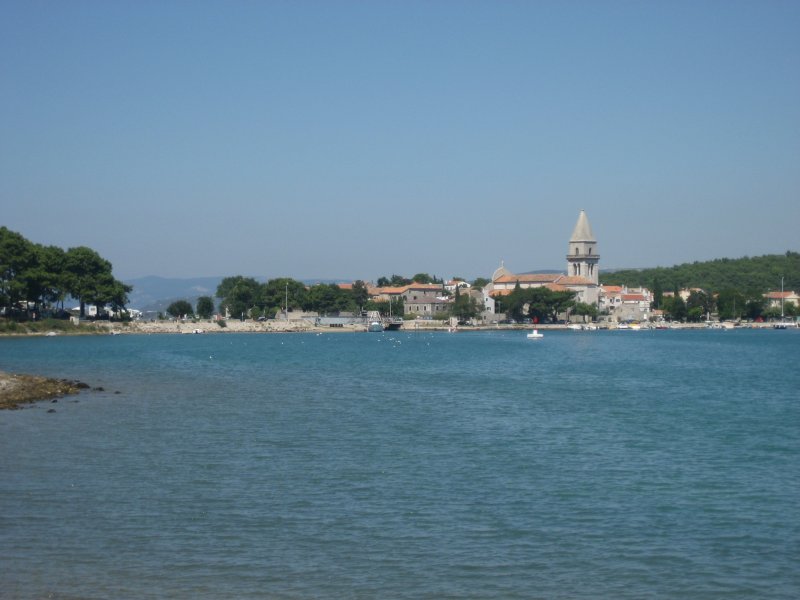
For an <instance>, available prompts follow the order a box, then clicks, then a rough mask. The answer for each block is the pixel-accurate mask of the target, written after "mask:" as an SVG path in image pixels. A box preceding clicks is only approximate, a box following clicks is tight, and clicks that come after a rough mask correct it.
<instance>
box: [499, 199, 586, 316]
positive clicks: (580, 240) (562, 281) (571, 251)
mask: <svg viewBox="0 0 800 600" xmlns="http://www.w3.org/2000/svg"><path fill="white" fill-rule="evenodd" d="M599 262H600V255H599V254H598V252H597V240H596V239H595V237H594V233H592V226H591V225H590V224H589V217H587V216H586V212H585V211H583V210H582V211H581V212H580V214H579V215H578V222H577V223H575V228H574V229H573V230H572V235H571V236H570V238H569V245H568V247H567V272H566V274H561V273H522V274H519V275H515V274H514V273H512V272H511V271H509V270H508V269H506V268H505V266H504V265H503V263H502V262H501V263H500V267H499V268H498V269H497V270H495V272H494V273H493V274H492V282H491V283H490V284H489V285H487V286H486V288H485V291H486V292H487V293H488V295H489V296H491V297H492V298H497V297H500V296H506V295H508V294H510V293H511V292H512V291H513V290H514V288H515V287H516V285H517V283H519V285H520V287H521V288H532V287H546V288H548V289H550V290H552V291H554V292H556V291H560V292H563V291H570V292H576V296H575V299H576V300H577V301H578V302H584V303H586V304H593V305H595V306H597V302H598V298H599V292H600V279H599V275H600V268H599Z"/></svg>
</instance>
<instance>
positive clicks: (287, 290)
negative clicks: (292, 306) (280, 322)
mask: <svg viewBox="0 0 800 600" xmlns="http://www.w3.org/2000/svg"><path fill="white" fill-rule="evenodd" d="M285 307H286V321H287V322H288V321H289V282H288V281H287V282H286V304H285Z"/></svg>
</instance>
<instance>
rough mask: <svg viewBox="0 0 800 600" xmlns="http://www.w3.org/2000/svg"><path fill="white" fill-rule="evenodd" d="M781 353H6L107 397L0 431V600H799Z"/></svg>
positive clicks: (577, 343)
mask: <svg viewBox="0 0 800 600" xmlns="http://www.w3.org/2000/svg"><path fill="white" fill-rule="evenodd" d="M798 359H800V331H771V330H768V331H754V330H747V331H651V332H645V331H642V332H636V331H616V332H583V333H580V332H546V333H545V338H544V339H543V340H540V341H530V340H527V339H526V338H525V333H524V332H513V333H512V332H473V333H457V334H448V333H405V332H397V333H383V334H368V333H363V334H323V335H314V334H278V335H269V334H241V335H240V334H227V333H226V334H219V335H200V336H197V335H194V336H192V335H184V336H179V335H175V336H172V335H154V336H133V335H131V336H125V335H123V336H114V337H112V336H108V337H76V338H66V337H56V338H35V339H28V338H26V339H2V340H0V370H6V371H12V372H32V373H39V374H44V375H50V376H56V377H69V378H78V379H82V380H85V381H86V382H87V383H89V384H90V385H92V386H102V387H103V388H104V390H105V391H94V392H86V393H83V394H81V395H79V396H77V397H72V398H65V399H62V400H60V401H59V402H58V403H57V404H50V403H40V404H37V405H35V406H33V407H31V408H27V409H24V410H19V411H3V412H0V597H2V598H54V599H70V600H72V599H78V598H81V599H84V598H88V599H101V598H102V599H105V598H115V599H117V598H279V599H280V598H481V599H483V598H498V599H513V598H547V599H550V598H586V599H589V598H592V599H594V598H614V599H625V598H630V599H639V598H681V599H685V598H725V599H738V598H741V599H748V600H749V599H753V598H769V599H784V598H785V599H796V598H798V597H800V372H799V371H798V362H799V361H798ZM117 392H119V393H117ZM50 408H55V409H56V412H55V413H49V412H48V409H50Z"/></svg>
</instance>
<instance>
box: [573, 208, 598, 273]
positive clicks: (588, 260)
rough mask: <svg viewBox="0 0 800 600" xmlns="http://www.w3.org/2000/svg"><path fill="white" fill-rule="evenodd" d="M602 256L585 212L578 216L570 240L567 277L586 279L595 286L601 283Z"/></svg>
mask: <svg viewBox="0 0 800 600" xmlns="http://www.w3.org/2000/svg"><path fill="white" fill-rule="evenodd" d="M599 261H600V255H599V254H598V253H597V240H595V239H594V234H593V233H592V226H591V225H589V218H588V217H587V216H586V213H585V212H584V211H581V214H580V215H578V222H577V223H575V229H573V231H572V237H570V238H569V249H568V250H567V275H568V276H571V277H585V278H586V279H588V280H589V281H591V282H592V283H594V284H595V285H598V284H599V282H600V278H599V271H600V269H599V268H598V264H597V263H598V262H599Z"/></svg>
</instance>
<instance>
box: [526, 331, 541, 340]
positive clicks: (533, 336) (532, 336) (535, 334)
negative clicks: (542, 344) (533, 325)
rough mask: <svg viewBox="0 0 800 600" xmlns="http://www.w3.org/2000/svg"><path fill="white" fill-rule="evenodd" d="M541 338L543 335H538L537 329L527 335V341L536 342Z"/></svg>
mask: <svg viewBox="0 0 800 600" xmlns="http://www.w3.org/2000/svg"><path fill="white" fill-rule="evenodd" d="M543 337H544V334H543V333H539V330H538V329H534V330H533V331H531V332H530V333H529V334H528V339H529V340H538V339H541V338H543Z"/></svg>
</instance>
